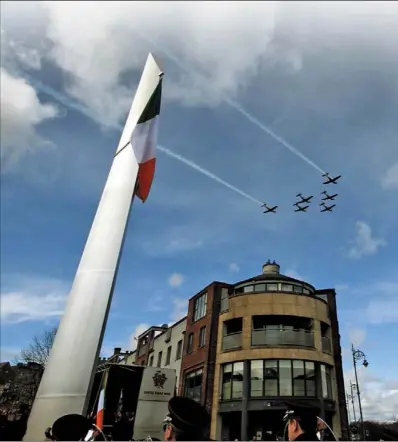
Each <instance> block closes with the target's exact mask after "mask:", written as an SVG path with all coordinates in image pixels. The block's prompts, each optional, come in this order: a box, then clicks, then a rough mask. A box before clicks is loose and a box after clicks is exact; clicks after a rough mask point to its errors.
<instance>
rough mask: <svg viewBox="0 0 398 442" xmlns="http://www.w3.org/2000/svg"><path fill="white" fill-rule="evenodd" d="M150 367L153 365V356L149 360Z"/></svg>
mask: <svg viewBox="0 0 398 442" xmlns="http://www.w3.org/2000/svg"><path fill="white" fill-rule="evenodd" d="M148 365H149V366H150V367H152V365H153V355H152V356H151V357H150V358H149V364H148Z"/></svg>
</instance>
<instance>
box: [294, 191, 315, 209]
mask: <svg viewBox="0 0 398 442" xmlns="http://www.w3.org/2000/svg"><path fill="white" fill-rule="evenodd" d="M296 197H297V198H301V201H298V202H297V203H296V204H294V205H295V206H296V205H297V204H301V203H309V202H310V201H311V200H312V198H314V196H313V195H311V196H308V197H305V196H303V195H302V194H301V193H298V194H297V195H296Z"/></svg>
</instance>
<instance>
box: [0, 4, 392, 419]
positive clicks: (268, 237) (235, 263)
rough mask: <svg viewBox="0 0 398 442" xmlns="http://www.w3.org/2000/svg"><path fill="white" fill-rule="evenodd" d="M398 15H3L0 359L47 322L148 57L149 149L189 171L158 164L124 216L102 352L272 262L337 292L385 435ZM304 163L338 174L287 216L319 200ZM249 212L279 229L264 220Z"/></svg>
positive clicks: (110, 11)
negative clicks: (157, 74) (330, 194)
mask: <svg viewBox="0 0 398 442" xmlns="http://www.w3.org/2000/svg"><path fill="white" fill-rule="evenodd" d="M375 8H377V9H375ZM82 17H84V19H82ZM397 19H398V10H397V5H396V4H394V3H393V2H390V3H380V2H378V4H377V6H375V5H372V4H370V3H361V2H358V3H350V2H344V3H338V2H336V3H334V4H326V3H323V4H316V3H310V4H304V3H300V2H297V3H294V4H293V3H283V4H282V3H280V4H279V3H276V4H272V3H256V4H250V3H245V5H243V4H240V3H238V2H235V3H233V4H228V3H225V4H216V3H215V4H212V5H211V4H204V3H200V2H197V3H190V2H180V3H179V2H177V3H174V4H171V3H168V2H161V3H160V2H158V3H156V6H154V5H153V4H145V3H138V2H137V3H128V2H125V3H118V2H112V5H110V3H107V2H101V6H98V5H94V6H93V5H91V4H88V3H84V2H79V3H77V2H76V3H74V2H70V3H62V2H49V3H36V2H29V3H24V2H5V3H4V6H3V17H2V23H1V26H2V66H1V83H2V95H1V101H2V103H1V105H2V112H1V127H2V131H1V144H2V152H1V159H2V174H1V258H2V259H1V299H2V301H1V313H2V323H1V355H2V356H1V359H7V358H11V357H12V356H14V355H15V354H16V353H18V351H19V350H20V349H21V348H23V346H24V345H26V344H27V343H28V342H29V341H30V339H31V338H32V337H33V336H34V335H35V334H39V333H41V332H42V331H43V330H45V329H46V328H48V327H50V326H51V325H53V324H56V323H57V321H58V319H59V316H60V315H61V314H62V310H63V306H64V302H65V297H66V296H67V293H68V291H69V289H70V286H71V283H72V280H73V276H74V273H75V271H76V267H77V264H78V261H79V257H80V254H81V252H82V248H83V246H84V242H85V239H86V237H87V234H88V231H89V228H90V225H91V222H92V219H93V216H94V214H95V210H96V207H97V204H98V201H99V197H100V194H101V191H102V188H103V186H104V183H105V180H106V176H107V173H108V170H109V167H110V164H111V160H112V156H113V153H114V150H115V148H116V146H117V143H118V141H119V137H120V133H121V130H120V128H121V126H122V125H123V124H124V119H125V118H126V114H127V111H128V108H129V106H130V104H131V100H132V97H133V94H134V90H135V87H136V85H137V81H138V78H139V76H140V73H141V70H142V67H143V65H144V62H145V58H146V56H147V53H148V51H153V52H154V54H155V56H156V57H157V58H158V59H159V61H160V63H161V65H162V67H163V69H164V71H165V83H164V100H163V106H162V112H161V116H160V132H159V143H160V145H161V146H163V147H165V148H166V149H168V150H170V151H171V152H172V153H174V154H177V155H180V156H182V157H183V158H184V159H185V162H184V161H181V160H178V159H176V158H174V157H173V156H171V155H170V154H166V153H165V152H164V150H163V151H160V152H159V153H158V163H157V170H156V178H155V181H154V184H153V188H152V191H151V194H150V198H149V199H148V201H147V203H146V204H141V203H140V202H139V201H137V202H136V203H135V204H134V206H133V215H132V218H131V222H130V225H129V228H128V234H127V240H126V244H125V249H124V253H123V259H122V261H121V267H120V272H119V277H118V281H117V285H116V290H115V295H114V301H113V304H112V309H111V313H110V318H109V322H108V328H107V333H106V337H105V342H104V352H105V353H107V352H109V349H111V348H113V347H114V346H122V347H123V348H129V346H130V342H132V341H133V339H132V337H133V336H135V335H136V334H137V333H138V331H139V330H142V329H143V328H144V327H145V326H146V325H148V324H161V323H164V322H172V321H173V320H175V319H178V318H179V317H181V315H183V314H184V311H185V308H186V300H187V299H188V298H189V297H191V296H192V295H194V294H195V293H196V292H197V291H199V290H200V289H201V288H202V287H204V286H205V285H207V284H208V283H210V282H211V281H213V280H222V281H226V282H235V281H239V280H241V279H245V278H248V277H250V276H252V275H256V274H258V273H260V271H261V265H262V264H263V263H264V262H265V261H266V260H267V259H268V258H271V259H275V260H277V261H278V262H279V263H280V265H281V268H282V271H283V272H284V273H287V274H290V275H292V276H296V277H301V278H303V279H305V280H307V281H309V282H310V283H312V284H313V285H315V286H316V287H318V288H329V287H335V288H336V290H337V293H338V298H337V300H338V307H339V314H340V327H341V331H340V333H341V336H342V346H343V356H344V364H345V369H346V376H347V378H350V377H351V376H352V373H351V366H352V364H351V361H350V354H349V346H350V342H351V341H354V342H355V344H357V345H359V346H360V347H361V349H362V350H363V351H364V352H365V353H366V355H367V357H368V360H369V362H370V366H369V368H368V369H367V371H366V372H364V371H363V370H361V374H360V376H361V382H362V384H363V388H364V402H365V404H364V409H365V415H366V413H367V416H368V417H377V418H381V419H390V418H391V417H392V414H393V410H396V409H398V377H397V374H396V373H397V366H398V356H397V354H396V352H394V351H393V350H392V349H393V348H394V347H396V341H397V338H398V331H397V330H398V327H397V322H398V320H397V318H398V315H397V311H398V301H397V299H398V298H397V292H398V279H397V269H398V259H397V253H396V250H397V248H398V235H397V231H396V225H397V222H398V203H397V201H398V198H397V195H398V124H397V121H398V53H397V46H396V45H394V44H393V42H394V38H395V41H397V39H398V33H397V32H398V31H397V30H398V24H397V23H398V22H397ZM231 103H232V104H234V103H237V106H238V107H239V108H240V109H243V112H242V111H239V110H237V109H236V106H235V107H234V106H233V105H231ZM254 120H257V121H259V122H260V123H259V124H257V123H256V122H254ZM261 126H262V127H261ZM264 127H267V128H268V129H271V130H272V131H273V132H274V133H276V134H277V135H279V136H280V137H282V138H283V139H284V140H285V141H286V142H287V143H289V145H291V146H292V147H293V150H297V151H299V152H300V153H301V156H303V155H304V156H305V157H306V158H308V159H309V161H306V160H304V159H303V158H302V157H300V156H298V155H297V154H294V153H293V152H292V151H291V150H289V149H288V148H286V146H284V145H283V144H282V143H281V142H279V141H277V140H276V139H275V137H272V136H270V135H269V133H266V130H264ZM187 162H188V163H189V162H190V163H191V165H189V164H187ZM310 162H312V163H313V164H312V165H311V164H310ZM192 163H193V166H192ZM314 164H315V166H314ZM198 166H199V169H201V171H199V170H198ZM317 167H318V168H320V169H322V170H326V171H328V172H331V173H332V174H340V173H341V174H342V175H343V178H342V180H341V181H340V183H339V185H338V186H334V188H333V190H336V191H338V193H339V197H338V200H337V210H336V211H334V212H332V213H327V214H325V213H319V212H318V210H317V208H316V204H314V205H313V207H311V208H310V210H309V211H308V212H307V213H304V214H302V213H300V214H297V213H294V212H293V210H292V204H293V202H294V201H295V195H296V193H298V192H302V193H304V194H311V195H312V194H314V195H316V199H318V197H319V194H320V192H321V191H322V190H323V189H324V187H323V186H322V181H321V176H320V172H319V170H317ZM212 176H213V177H212ZM220 180H222V181H224V182H226V183H228V184H229V185H230V186H233V187H234V188H235V190H233V189H231V188H230V187H228V186H226V185H224V184H222V183H221V182H220ZM242 193H243V194H246V196H244V195H242ZM314 199H315V198H314ZM256 200H259V201H266V202H267V203H269V204H272V205H279V210H278V212H277V214H276V215H267V216H264V215H263V214H262V210H261V208H260V207H259V205H258V204H257V203H256V202H255V201H256ZM316 203H317V201H316ZM371 402H373V403H372V404H371ZM375 402H376V403H377V404H378V405H377V406H375V405H374V403H375Z"/></svg>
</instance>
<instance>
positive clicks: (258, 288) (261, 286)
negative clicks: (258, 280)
mask: <svg viewBox="0 0 398 442" xmlns="http://www.w3.org/2000/svg"><path fill="white" fill-rule="evenodd" d="M254 290H255V291H256V292H265V284H256V285H255V286H254Z"/></svg>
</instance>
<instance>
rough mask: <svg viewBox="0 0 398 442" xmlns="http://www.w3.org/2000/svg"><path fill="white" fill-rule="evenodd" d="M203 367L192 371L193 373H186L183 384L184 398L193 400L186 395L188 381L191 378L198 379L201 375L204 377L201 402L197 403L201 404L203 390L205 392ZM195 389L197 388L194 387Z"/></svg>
mask: <svg viewBox="0 0 398 442" xmlns="http://www.w3.org/2000/svg"><path fill="white" fill-rule="evenodd" d="M203 371H204V370H203V367H200V368H196V369H195V370H191V371H188V372H186V373H184V383H183V386H184V387H183V390H182V391H183V396H184V397H188V398H191V399H193V398H192V397H191V396H188V395H187V394H186V393H187V380H188V379H189V378H193V377H196V376H197V375H198V374H199V373H200V375H201V377H202V380H201V383H200V390H199V391H200V395H199V401H197V402H199V403H201V402H202V390H203ZM194 388H195V387H194ZM193 400H195V399H193Z"/></svg>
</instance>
